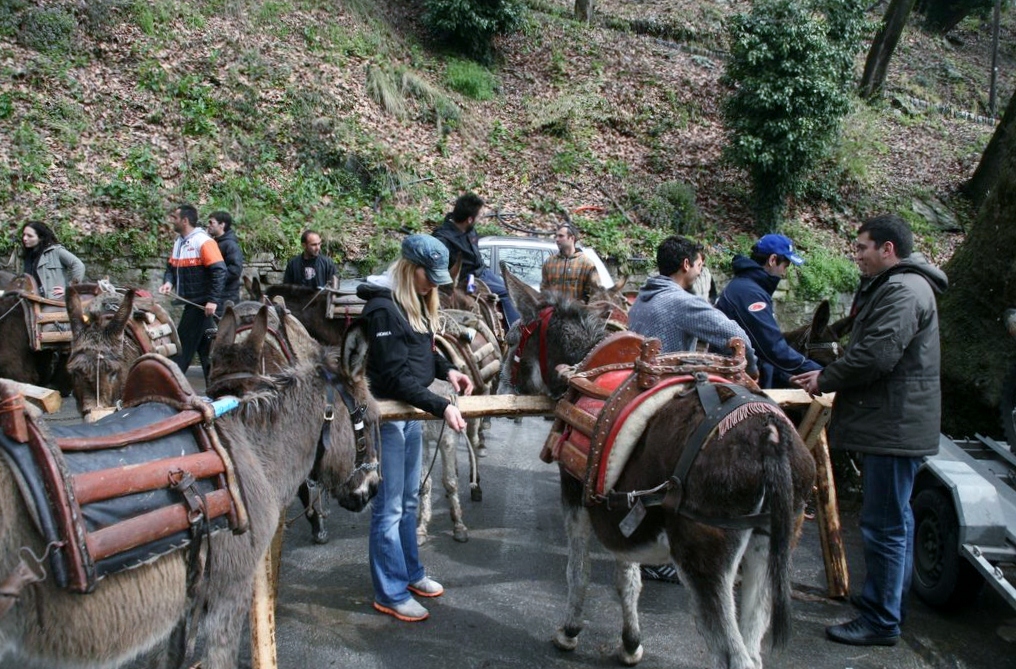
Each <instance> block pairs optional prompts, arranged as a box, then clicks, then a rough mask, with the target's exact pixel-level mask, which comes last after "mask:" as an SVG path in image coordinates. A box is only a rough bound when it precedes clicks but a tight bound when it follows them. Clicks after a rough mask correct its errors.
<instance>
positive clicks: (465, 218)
mask: <svg viewBox="0 0 1016 669" xmlns="http://www.w3.org/2000/svg"><path fill="white" fill-rule="evenodd" d="M483 206H484V203H483V200H482V199H480V197H479V196H477V195H475V194H474V193H466V194H465V195H463V196H461V197H459V199H457V200H455V206H454V207H453V208H452V211H451V212H450V213H448V214H446V215H445V217H444V221H443V222H442V223H441V227H439V228H438V229H437V230H435V231H434V237H436V238H438V239H439V240H441V243H442V244H444V245H445V246H446V247H448V257H449V262H450V263H454V262H455V260H456V258H458V259H459V261H460V262H461V263H462V264H461V266H460V267H459V284H460V285H467V284H468V281H469V277H470V275H472V276H474V277H476V278H477V279H480V280H481V281H483V282H484V283H485V284H487V287H488V288H490V290H491V292H492V293H494V294H495V295H497V296H498V298H499V299H500V301H501V309H502V310H503V311H504V319H505V321H507V323H508V326H509V327H511V324H512V323H514V322H515V321H517V320H518V319H519V312H518V311H517V310H516V309H515V305H514V304H512V301H511V298H510V297H509V296H508V289H507V288H506V287H505V285H504V279H502V278H501V276H500V275H499V274H498V273H496V272H493V271H491V269H490V268H489V267H487V266H486V265H485V264H484V262H483V256H481V255H480V246H479V243H478V240H479V235H477V234H476V222H477V221H478V220H479V219H480V214H481V213H482V212H483Z"/></svg>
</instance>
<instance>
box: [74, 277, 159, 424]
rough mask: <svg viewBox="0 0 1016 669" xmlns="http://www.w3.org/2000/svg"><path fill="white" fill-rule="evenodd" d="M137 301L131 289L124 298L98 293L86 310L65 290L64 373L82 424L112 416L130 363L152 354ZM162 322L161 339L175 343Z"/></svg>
mask: <svg viewBox="0 0 1016 669" xmlns="http://www.w3.org/2000/svg"><path fill="white" fill-rule="evenodd" d="M138 299H139V298H138V296H137V291H135V290H134V289H133V288H131V289H129V290H128V291H127V292H126V294H124V295H123V296H121V295H120V294H119V293H116V292H101V293H99V294H98V295H96V296H95V297H93V298H91V300H90V301H89V302H88V304H87V306H85V305H83V304H82V300H81V293H80V291H79V289H78V288H77V287H75V286H70V287H68V289H67V293H66V295H65V297H64V300H65V302H66V305H67V318H68V320H69V322H70V326H71V334H72V338H71V344H70V354H69V356H68V358H67V373H68V375H69V377H70V382H71V391H72V392H73V394H74V399H75V400H77V405H78V411H79V412H80V413H81V416H82V418H84V420H85V421H86V422H93V421H96V420H98V419H100V418H102V417H103V416H107V415H109V414H111V413H113V412H114V411H116V409H117V403H118V402H119V400H120V397H121V395H122V393H123V383H124V379H126V378H127V371H128V370H129V369H130V368H131V365H132V364H133V363H134V361H135V360H137V359H138V358H139V357H141V356H142V355H144V354H145V353H148V352H151V351H152V349H153V348H156V347H155V346H154V344H155V342H153V341H152V337H153V335H152V334H151V333H150V332H149V331H148V330H147V329H146V328H145V327H144V325H142V324H141V323H142V322H143V321H142V318H141V316H140V314H138V315H136V314H135V307H137V306H138ZM149 304H151V303H150V302H149ZM143 308H155V307H154V305H152V307H143ZM163 318H165V319H166V322H165V323H163V324H162V325H161V327H162V328H164V330H162V335H161V339H162V340H170V339H173V338H175V337H176V334H175V332H176V330H175V326H174V325H173V323H172V322H171V321H169V320H168V317H166V316H165V315H164V316H163ZM156 350H158V349H156Z"/></svg>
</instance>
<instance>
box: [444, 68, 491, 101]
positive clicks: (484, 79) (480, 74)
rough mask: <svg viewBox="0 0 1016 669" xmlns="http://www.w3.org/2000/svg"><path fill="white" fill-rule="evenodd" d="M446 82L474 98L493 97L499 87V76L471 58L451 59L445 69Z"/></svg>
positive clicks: (450, 86)
mask: <svg viewBox="0 0 1016 669" xmlns="http://www.w3.org/2000/svg"><path fill="white" fill-rule="evenodd" d="M445 84H446V85H447V86H448V88H450V89H452V90H453V91H458V92H459V93H461V94H462V95H465V96H466V97H467V98H472V99H473V100H490V99H493V97H494V93H495V92H496V91H497V89H498V81H497V77H495V76H494V75H493V74H491V72H490V70H488V69H487V68H485V67H483V66H482V65H480V64H478V63H474V62H473V61H469V60H456V59H452V60H449V61H448V65H447V67H446V69H445Z"/></svg>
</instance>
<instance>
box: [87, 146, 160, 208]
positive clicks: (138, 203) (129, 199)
mask: <svg viewBox="0 0 1016 669" xmlns="http://www.w3.org/2000/svg"><path fill="white" fill-rule="evenodd" d="M92 197H94V198H95V199H96V201H97V202H98V204H100V205H102V206H104V207H109V208H114V209H120V210H122V211H128V212H138V213H140V214H141V216H142V218H143V219H144V220H145V221H146V222H148V223H149V224H151V225H154V226H158V224H159V223H160V222H161V221H162V218H163V215H164V213H165V211H164V207H163V199H162V198H163V195H162V177H160V176H159V161H158V158H156V156H155V155H154V154H153V153H152V152H151V150H150V149H148V147H135V148H133V149H131V150H130V152H129V153H128V154H127V159H126V160H125V161H124V164H123V166H122V167H120V168H119V169H117V170H116V171H115V172H114V174H113V176H112V177H111V178H110V179H109V180H108V181H105V182H103V183H100V184H99V185H98V186H96V187H95V188H94V189H93V191H92Z"/></svg>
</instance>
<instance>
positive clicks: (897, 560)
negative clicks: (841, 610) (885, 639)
mask: <svg viewBox="0 0 1016 669" xmlns="http://www.w3.org/2000/svg"><path fill="white" fill-rule="evenodd" d="M920 465H921V458H908V457H899V456H893V455H868V454H865V456H864V462H863V465H862V468H863V474H862V476H863V477H864V478H863V479H862V480H863V483H864V501H863V503H862V506H861V538H862V539H863V541H864V564H865V566H866V567H867V570H868V574H867V576H866V577H865V579H864V587H863V588H862V590H861V603H862V604H863V606H862V607H861V617H862V618H863V619H864V621H865V622H867V623H868V624H869V625H870V626H871V627H872V629H874V630H875V631H876V632H879V633H881V634H888V635H893V634H899V633H900V623H901V622H902V620H903V614H904V611H905V608H906V597H907V593H908V592H909V591H910V582H911V578H912V576H913V571H914V513H913V511H911V509H910V494H911V492H913V489H914V477H915V476H916V474H917V469H918V468H919V467H920Z"/></svg>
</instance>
